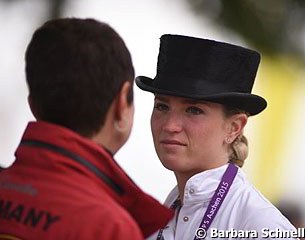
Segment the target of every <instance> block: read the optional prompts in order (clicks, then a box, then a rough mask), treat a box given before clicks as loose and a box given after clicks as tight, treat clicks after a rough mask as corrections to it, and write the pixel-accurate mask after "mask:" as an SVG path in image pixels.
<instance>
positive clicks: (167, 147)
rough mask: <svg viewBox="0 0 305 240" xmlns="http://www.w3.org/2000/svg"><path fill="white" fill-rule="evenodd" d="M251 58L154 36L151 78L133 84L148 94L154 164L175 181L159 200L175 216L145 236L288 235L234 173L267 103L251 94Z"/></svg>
mask: <svg viewBox="0 0 305 240" xmlns="http://www.w3.org/2000/svg"><path fill="white" fill-rule="evenodd" d="M259 61H260V55H259V53H257V52H256V51H253V50H250V49H246V48H243V47H240V46H235V45H231V44H227V43H223V42H217V41H212V40H207V39H199V38H193V37H187V36H179V35H163V36H162V37H161V44H160V52H159V56H158V66H157V75H156V77H155V78H154V79H151V78H148V77H144V76H139V77H137V78H136V83H137V85H138V87H140V88H141V89H143V90H145V91H149V92H152V93H154V94H155V102H154V109H153V112H152V116H151V129H152V135H153V140H154V145H155V149H156V151H157V155H158V157H159V159H160V161H161V163H162V164H163V165H164V167H165V168H167V169H169V170H171V171H173V172H174V174H175V176H176V179H177V186H176V187H175V188H174V189H173V190H172V191H171V192H170V194H169V195H168V197H167V200H166V202H165V204H166V205H168V206H170V207H171V208H173V209H175V210H176V216H175V218H173V219H172V220H171V221H170V222H169V223H168V225H167V226H166V227H165V228H164V229H161V230H160V231H158V232H157V233H155V234H154V235H152V236H151V237H150V239H159V240H160V239H165V240H173V239H177V240H180V239H181V240H193V239H203V238H204V237H205V238H206V239H211V238H214V239H215V238H216V239H219V238H225V239H228V238H238V237H245V238H247V237H248V238H257V239H260V238H263V239H268V238H281V237H283V234H288V235H285V236H284V237H286V238H291V239H293V237H295V235H293V234H296V232H293V231H295V228H294V227H293V226H292V224H291V223H290V222H289V221H288V220H287V219H286V218H285V217H284V216H283V215H282V214H281V213H280V212H279V211H278V210H277V209H276V208H275V207H274V206H273V205H272V204H271V203H270V202H269V201H268V200H266V199H265V198H264V196H262V194H261V193H260V192H258V191H257V190H256V189H255V188H254V187H253V186H252V185H251V183H249V182H248V180H247V178H246V176H245V173H244V172H243V171H242V170H241V167H242V166H243V164H244V161H245V159H246V157H247V153H248V143H247V139H246V137H245V136H244V135H243V129H244V127H245V125H246V124H247V120H248V117H249V116H253V115H256V114H258V113H260V112H262V111H263V110H264V109H265V108H266V106H267V103H266V100H265V99H264V98H262V97H260V96H257V95H254V94H252V93H251V90H252V86H253V83H254V79H255V76H256V72H257V68H258V65H259ZM283 230H285V232H283Z"/></svg>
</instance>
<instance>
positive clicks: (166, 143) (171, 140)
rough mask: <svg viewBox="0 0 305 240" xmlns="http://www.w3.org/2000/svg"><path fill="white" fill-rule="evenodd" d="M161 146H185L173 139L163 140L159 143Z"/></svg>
mask: <svg viewBox="0 0 305 240" xmlns="http://www.w3.org/2000/svg"><path fill="white" fill-rule="evenodd" d="M160 143H161V144H165V145H179V146H186V144H185V143H182V142H180V141H177V140H173V139H165V140H162V141H160Z"/></svg>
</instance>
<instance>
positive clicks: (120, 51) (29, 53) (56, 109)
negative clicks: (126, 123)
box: [25, 18, 134, 137]
mask: <svg viewBox="0 0 305 240" xmlns="http://www.w3.org/2000/svg"><path fill="white" fill-rule="evenodd" d="M25 60H26V80H27V84H28V87H29V92H30V97H31V100H32V105H33V107H34V109H35V113H36V114H37V116H38V118H39V119H40V120H44V121H48V122H52V123H55V124H59V125H62V126H65V127H67V128H70V129H72V130H73V131H75V132H78V133H79V134H81V135H83V136H87V137H89V136H92V135H93V134H94V133H96V132H97V131H98V130H99V129H100V128H101V127H102V126H103V124H104V121H105V117H106V113H107V111H108V109H109V107H110V104H111V103H112V101H113V99H114V97H115V96H116V94H118V92H119V90H120V88H121V86H122V84H123V83H124V82H125V81H130V82H131V90H130V93H129V96H128V102H129V103H132V101H133V88H132V87H133V82H134V68H133V64H132V60H131V56H130V53H129V51H128V49H127V47H126V45H125V43H124V41H123V40H122V38H121V37H120V36H119V35H118V34H117V33H116V32H115V31H114V29H112V28H111V27H110V26H109V25H107V24H105V23H102V22H98V21H96V20H94V19H77V18H65V19H55V20H50V21H48V22H46V23H45V24H43V25H42V27H40V28H39V29H37V30H36V31H35V33H34V34H33V37H32V40H31V42H30V44H29V46H28V48H27V50H26V55H25Z"/></svg>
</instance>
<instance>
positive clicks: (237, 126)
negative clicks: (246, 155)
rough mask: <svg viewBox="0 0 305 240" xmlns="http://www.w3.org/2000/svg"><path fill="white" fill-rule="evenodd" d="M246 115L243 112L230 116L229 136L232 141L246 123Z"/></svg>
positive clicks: (240, 132)
mask: <svg viewBox="0 0 305 240" xmlns="http://www.w3.org/2000/svg"><path fill="white" fill-rule="evenodd" d="M247 121H248V116H247V114H245V113H238V114H234V115H233V116H231V117H230V127H229V133H228V134H229V137H230V138H231V140H232V141H234V140H235V138H237V137H238V136H239V135H240V134H242V132H243V129H244V127H245V125H246V124H247Z"/></svg>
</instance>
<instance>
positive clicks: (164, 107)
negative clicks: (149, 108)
mask: <svg viewBox="0 0 305 240" xmlns="http://www.w3.org/2000/svg"><path fill="white" fill-rule="evenodd" d="M154 109H157V110H158V111H162V112H164V111H167V110H168V109H169V108H168V106H167V105H166V104H164V103H155V106H154Z"/></svg>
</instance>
